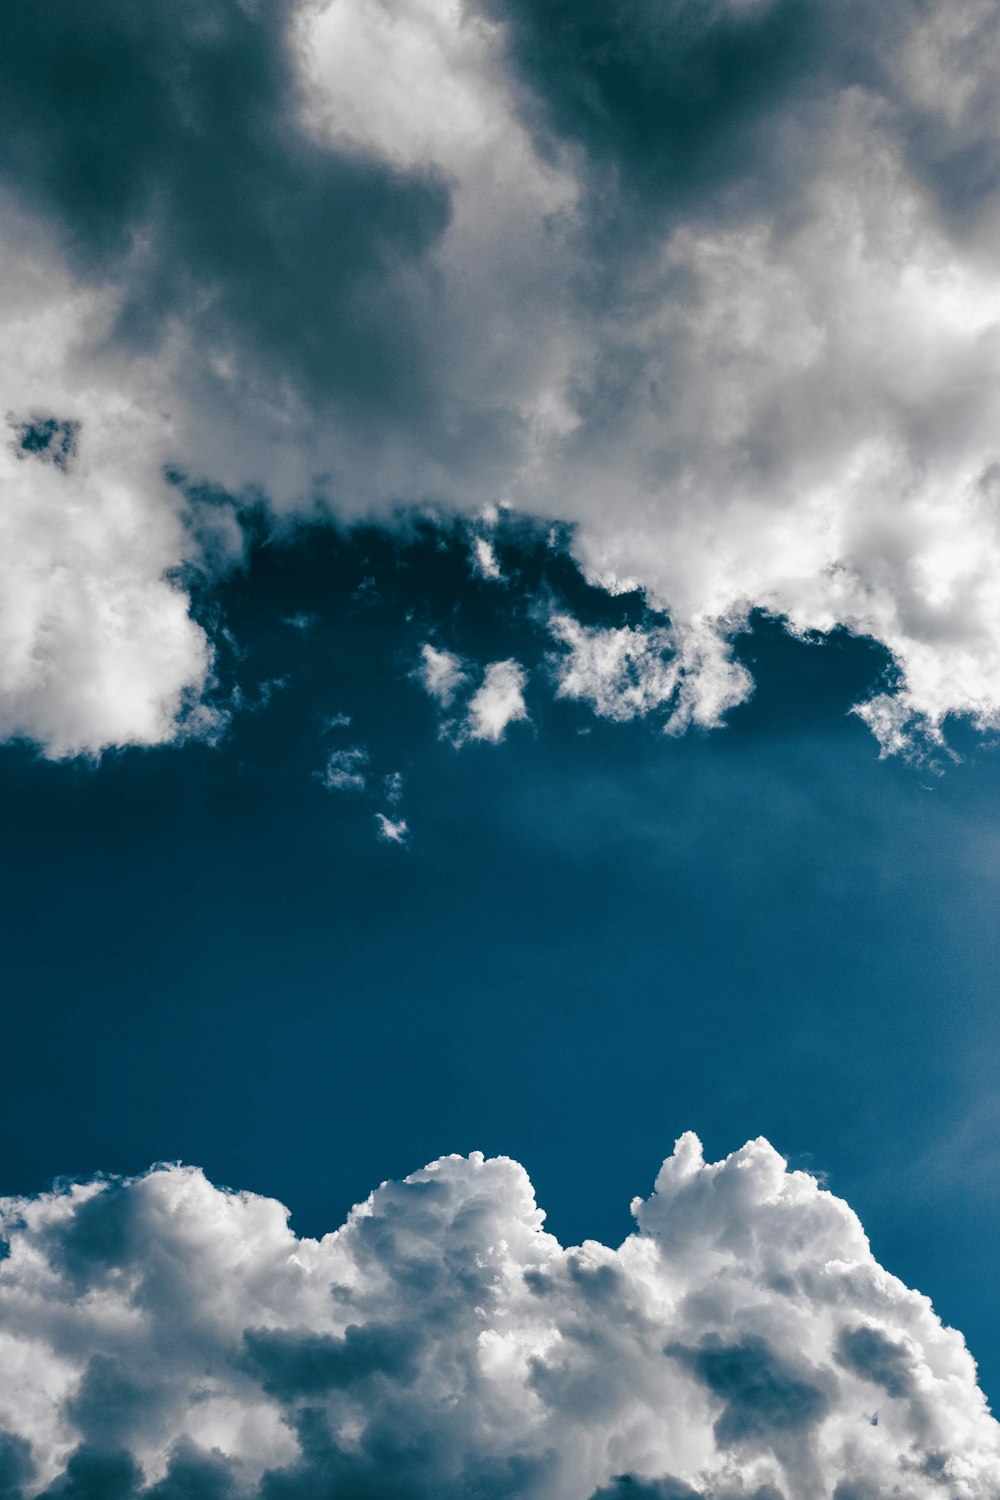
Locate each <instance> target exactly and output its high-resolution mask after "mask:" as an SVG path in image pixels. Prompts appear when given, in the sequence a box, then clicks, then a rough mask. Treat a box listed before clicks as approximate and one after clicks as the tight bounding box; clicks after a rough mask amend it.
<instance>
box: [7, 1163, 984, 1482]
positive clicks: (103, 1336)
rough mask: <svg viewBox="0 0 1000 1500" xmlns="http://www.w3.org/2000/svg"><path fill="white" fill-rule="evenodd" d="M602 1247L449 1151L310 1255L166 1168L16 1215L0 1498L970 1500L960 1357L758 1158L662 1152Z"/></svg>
mask: <svg viewBox="0 0 1000 1500" xmlns="http://www.w3.org/2000/svg"><path fill="white" fill-rule="evenodd" d="M633 1213H634V1215H635V1218H636V1223H637V1228H636V1231H635V1233H633V1234H632V1235H631V1236H630V1237H629V1238H628V1239H626V1241H625V1242H624V1244H623V1245H622V1246H621V1247H620V1248H619V1249H617V1250H612V1249H609V1248H607V1247H606V1246H603V1245H600V1244H597V1243H594V1242H587V1243H585V1244H584V1245H582V1246H580V1247H575V1248H567V1249H564V1248H563V1247H562V1246H560V1245H559V1243H558V1242H557V1241H556V1240H555V1239H554V1238H553V1237H552V1236H551V1235H549V1234H547V1233H546V1232H545V1231H544V1230H543V1228H542V1220H543V1217H544V1215H543V1214H542V1213H541V1212H540V1211H539V1210H538V1209H537V1208H536V1206H535V1203H534V1199H533V1195H532V1190H531V1185H530V1183H529V1181H528V1179H527V1176H526V1175H525V1173H524V1171H523V1169H522V1168H521V1167H519V1166H518V1165H517V1164H516V1163H515V1162H513V1161H510V1160H508V1159H506V1158H497V1159H493V1160H484V1159H483V1157H482V1156H481V1155H479V1154H475V1153H474V1154H473V1155H472V1156H470V1157H468V1158H464V1157H457V1156H452V1157H446V1158H443V1159H442V1160H440V1161H437V1162H434V1163H432V1164H431V1166H429V1167H427V1168H425V1169H424V1170H423V1171H420V1172H415V1173H414V1174H413V1175H412V1176H411V1177H408V1178H407V1179H406V1180H405V1181H403V1182H398V1183H383V1185H382V1186H381V1187H380V1188H379V1189H378V1190H377V1191H376V1192H375V1193H373V1194H372V1195H371V1197H370V1198H368V1199H367V1201H366V1202H365V1203H363V1204H362V1205H360V1206H359V1207H358V1208H356V1209H354V1210H353V1211H352V1213H351V1215H350V1217H349V1218H348V1220H347V1223H346V1224H345V1225H344V1226H343V1227H342V1228H341V1229H339V1230H337V1231H336V1233H334V1234H330V1235H327V1236H326V1237H325V1238H324V1239H323V1240H320V1241H314V1240H299V1239H297V1238H296V1237H295V1236H294V1235H293V1234H292V1233H291V1231H290V1230H289V1229H288V1227H287V1224H286V1213H285V1210H284V1209H282V1207H281V1206H280V1204H278V1203H276V1202H273V1201H272V1200H269V1199H263V1198H258V1197H255V1196H253V1195H251V1194H246V1193H241V1194H238V1193H232V1192H228V1191H223V1190H220V1189H218V1188H215V1187H213V1186H212V1185H211V1184H210V1183H209V1182H208V1181H207V1180H206V1179H205V1178H204V1176H203V1175H202V1174H201V1173H200V1172H199V1171H197V1170H195V1169H192V1168H184V1167H161V1168H157V1169H155V1170H153V1171H151V1172H150V1173H148V1174H147V1175H145V1176H143V1177H140V1178H135V1179H132V1180H128V1181H120V1180H98V1181H94V1182H91V1183H87V1184H82V1185H78V1186H73V1187H71V1188H68V1189H65V1190H63V1191H58V1192H54V1193H52V1194H48V1195H45V1196H42V1197H39V1198H32V1199H18V1200H5V1201H4V1203H3V1230H4V1234H5V1235H6V1237H7V1242H8V1247H9V1253H8V1254H7V1256H6V1258H5V1259H4V1260H3V1262H2V1264H0V1350H2V1359H3V1366H4V1370H5V1376H6V1378H5V1381H4V1385H3V1390H2V1392H0V1429H2V1431H3V1434H4V1435H3V1437H2V1439H0V1487H2V1492H3V1494H4V1495H5V1496H8V1497H10V1500H15V1497H21V1496H34V1495H36V1494H40V1493H44V1494H45V1495H46V1496H51V1497H55V1496H62V1497H65V1500H69V1497H74V1500H78V1497H83V1496H95V1497H96V1496H101V1497H102V1500H112V1497H120V1500H127V1497H132V1496H136V1495H139V1494H142V1495H144V1496H150V1497H157V1500H168V1497H169V1500H179V1497H187V1500H195V1497H213V1500H216V1497H223V1496H225V1497H238V1496H255V1497H261V1500H292V1497H294V1500H300V1497H301V1500H305V1497H313V1496H318V1495H321V1494H322V1495H327V1494H340V1493H343V1494H350V1495H351V1496H356V1497H372V1500H374V1497H377V1496H378V1497H380V1496H388V1495H393V1496H396V1497H402V1496H407V1497H410V1496H412V1497H430V1496H432V1495H433V1496H435V1497H437V1500H441V1497H446V1496H455V1497H456V1500H457V1497H459V1496H463V1497H467V1496H478V1497H482V1500H486V1497H489V1496H497V1497H500V1496H505V1497H513V1496H523V1497H537V1500H542V1497H545V1500H588V1497H594V1496H598V1495H599V1496H601V1497H602V1500H609V1497H611V1496H614V1497H618V1500H624V1497H626V1496H642V1497H644V1500H654V1497H655V1500H668V1497H669V1500H681V1497H687V1500H692V1497H695V1496H701V1497H704V1500H723V1497H726V1500H730V1497H732V1500H736V1497H747V1500H748V1497H751V1496H753V1497H756V1500H775V1497H776V1496H778V1495H785V1496H789V1497H795V1500H811V1497H817V1500H819V1497H820V1496H823V1497H829V1496H831V1495H835V1496H836V1497H837V1500H869V1497H871V1500H874V1497H876V1496H882V1495H886V1494H890V1493H899V1494H906V1495H908V1496H912V1497H914V1500H917V1497H925V1496H926V1497H928V1500H930V1497H932V1496H934V1497H937V1496H940V1495H942V1494H947V1495H949V1496H953V1497H961V1500H971V1497H974V1496H983V1497H986V1496H992V1495H995V1494H996V1492H997V1485H998V1484H1000V1427H998V1425H997V1423H996V1422H995V1421H994V1420H993V1418H992V1417H991V1416H990V1415H989V1413H988V1410H987V1408H986V1405H985V1402H984V1400H983V1397H982V1395H981V1393H980V1392H979V1390H978V1388H977V1386H976V1380H975V1366H974V1364H973V1362H972V1359H971V1358H970V1356H969V1354H968V1352H967V1350H966V1348H965V1345H964V1343H963V1341H962V1338H961V1336H960V1335H959V1334H957V1333H955V1332H954V1331H953V1330H950V1329H946V1328H944V1327H943V1326H942V1325H941V1323H940V1322H939V1320H938V1319H937V1317H936V1316H935V1314H934V1312H933V1310H932V1308H931V1306H930V1303H929V1302H928V1301H927V1299H926V1298H925V1297H922V1296H920V1295H919V1294H918V1293H916V1292H912V1291H909V1290H908V1289H907V1288H906V1287H905V1286H903V1285H902V1283H900V1282H899V1281H897V1280H896V1279H895V1278H894V1277H893V1276H891V1275H889V1273H888V1272H886V1271H884V1270H883V1269H882V1268H881V1267H880V1266H879V1265H878V1264H877V1263H876V1262H875V1260H874V1259H873V1258H872V1255H871V1252H870V1250H869V1247H868V1243H867V1240H866V1239H865V1236H864V1234H863V1232H862V1229H861V1226H860V1224H859V1223H858V1221H857V1219H856V1218H855V1216H854V1215H853V1213H852V1212H851V1210H850V1209H849V1208H848V1207H847V1206H846V1204H844V1203H843V1202H841V1201H840V1200H838V1199H837V1198H835V1197H833V1196H832V1195H831V1194H830V1193H829V1192H826V1191H824V1190H823V1189H822V1188H821V1187H820V1186H819V1185H818V1184H817V1182H816V1181H815V1179H813V1178H812V1177H810V1176H808V1175H806V1174H804V1173H802V1172H789V1171H788V1170H787V1168H786V1164H785V1163H784V1161H783V1160H782V1159H781V1157H779V1156H778V1154H777V1153H776V1152H775V1151H774V1150H773V1149H772V1148H771V1147H770V1146H769V1145H768V1144H767V1142H766V1141H763V1140H757V1141H752V1142H750V1143H749V1144H747V1145H746V1146H744V1147H743V1148H742V1150H740V1151H737V1152H735V1153H734V1154H733V1155H732V1156H729V1157H727V1158H726V1159H725V1160H724V1161H721V1162H717V1163H715V1164H710V1165H709V1164H706V1163H705V1162H704V1160H703V1158H702V1154H701V1149H700V1146H699V1143H698V1141H697V1139H696V1138H695V1137H694V1136H693V1135H686V1136H684V1137H682V1138H681V1140H680V1141H678V1143H677V1146H676V1148H675V1150H674V1152H673V1154H672V1155H671V1156H670V1157H669V1158H668V1159H667V1161H666V1162H665V1163H664V1165H663V1168H662V1170H661V1172H660V1174H659V1176H658V1178H657V1180H656V1186H655V1190H654V1192H653V1193H652V1195H651V1196H650V1197H649V1198H648V1199H646V1200H641V1199H637V1200H636V1201H635V1203H634V1204H633Z"/></svg>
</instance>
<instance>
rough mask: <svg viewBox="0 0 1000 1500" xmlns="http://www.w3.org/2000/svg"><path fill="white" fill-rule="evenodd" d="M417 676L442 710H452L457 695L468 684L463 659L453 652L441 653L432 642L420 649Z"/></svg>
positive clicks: (426, 643)
mask: <svg viewBox="0 0 1000 1500" xmlns="http://www.w3.org/2000/svg"><path fill="white" fill-rule="evenodd" d="M415 675H416V677H417V680H418V681H419V682H420V684H421V685H422V687H423V688H424V690H425V692H427V693H429V694H430V696H431V697H432V698H433V699H434V700H435V701H436V702H437V703H439V704H440V705H441V707H442V708H450V707H451V705H452V703H453V702H454V701H455V698H456V696H457V694H458V693H459V692H460V690H461V689H462V688H463V687H464V686H465V685H466V683H467V682H468V676H467V674H466V672H465V668H464V666H463V664H462V659H461V657H460V656H456V655H455V653H454V652H453V651H439V650H438V648H437V647H436V646H432V645H431V644H430V642H425V643H424V645H422V646H421V648H420V662H419V665H418V666H417V670H416V674H415Z"/></svg>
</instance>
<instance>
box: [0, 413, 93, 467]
mask: <svg viewBox="0 0 1000 1500" xmlns="http://www.w3.org/2000/svg"><path fill="white" fill-rule="evenodd" d="M9 421H10V425H11V427H12V428H13V430H14V439H15V442H16V445H17V454H18V456H19V457H20V458H37V459H41V461H42V462H43V463H50V464H55V466H56V468H57V469H63V470H64V471H65V470H66V469H68V468H69V466H70V464H71V463H72V461H73V459H74V458H75V456H76V445H77V439H78V437H79V434H80V424H79V422H73V421H61V420H60V419H59V417H52V416H37V415H36V416H32V417H25V418H22V419H18V418H16V417H11V418H10V419H9Z"/></svg>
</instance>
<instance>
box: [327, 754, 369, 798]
mask: <svg viewBox="0 0 1000 1500" xmlns="http://www.w3.org/2000/svg"><path fill="white" fill-rule="evenodd" d="M316 774H317V777H318V779H319V780H320V781H321V782H322V784H323V786H325V787H326V788H327V790H328V791H331V792H363V791H364V789H365V787H366V786H367V784H368V751H367V750H366V749H365V747H364V745H350V746H348V747H347V749H344V750H331V752H330V754H329V755H328V756H327V761H326V765H325V766H324V767H323V769H322V771H318V772H317V773H316Z"/></svg>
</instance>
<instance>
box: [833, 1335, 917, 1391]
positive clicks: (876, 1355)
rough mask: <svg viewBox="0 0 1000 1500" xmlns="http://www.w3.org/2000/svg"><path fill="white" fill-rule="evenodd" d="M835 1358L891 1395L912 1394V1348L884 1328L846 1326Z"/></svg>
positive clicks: (838, 1343) (839, 1339)
mask: <svg viewBox="0 0 1000 1500" xmlns="http://www.w3.org/2000/svg"><path fill="white" fill-rule="evenodd" d="M836 1358H837V1360H838V1362H839V1363H840V1364H842V1365H843V1366H844V1368H845V1369H848V1370H853V1372H854V1374H855V1375H860V1376H861V1377H862V1378H863V1379H865V1380H871V1381H873V1382H874V1384H875V1385H880V1386H881V1387H882V1389H883V1390H884V1391H885V1392H886V1393H887V1394H888V1395H890V1396H896V1397H906V1396H911V1395H912V1394H913V1390H914V1385H913V1364H912V1359H911V1356H910V1353H909V1351H908V1350H907V1349H906V1348H905V1347H904V1346H903V1345H902V1344H898V1343H896V1342H895V1341H894V1340H893V1339H890V1338H888V1337H887V1336H886V1335H885V1334H884V1333H883V1332H882V1331H881V1329H878V1328H869V1327H867V1326H866V1325H865V1324H863V1323H862V1324H859V1325H858V1327H857V1328H845V1329H843V1331H842V1332H841V1334H840V1337H839V1338H838V1340H837V1349H836Z"/></svg>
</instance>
